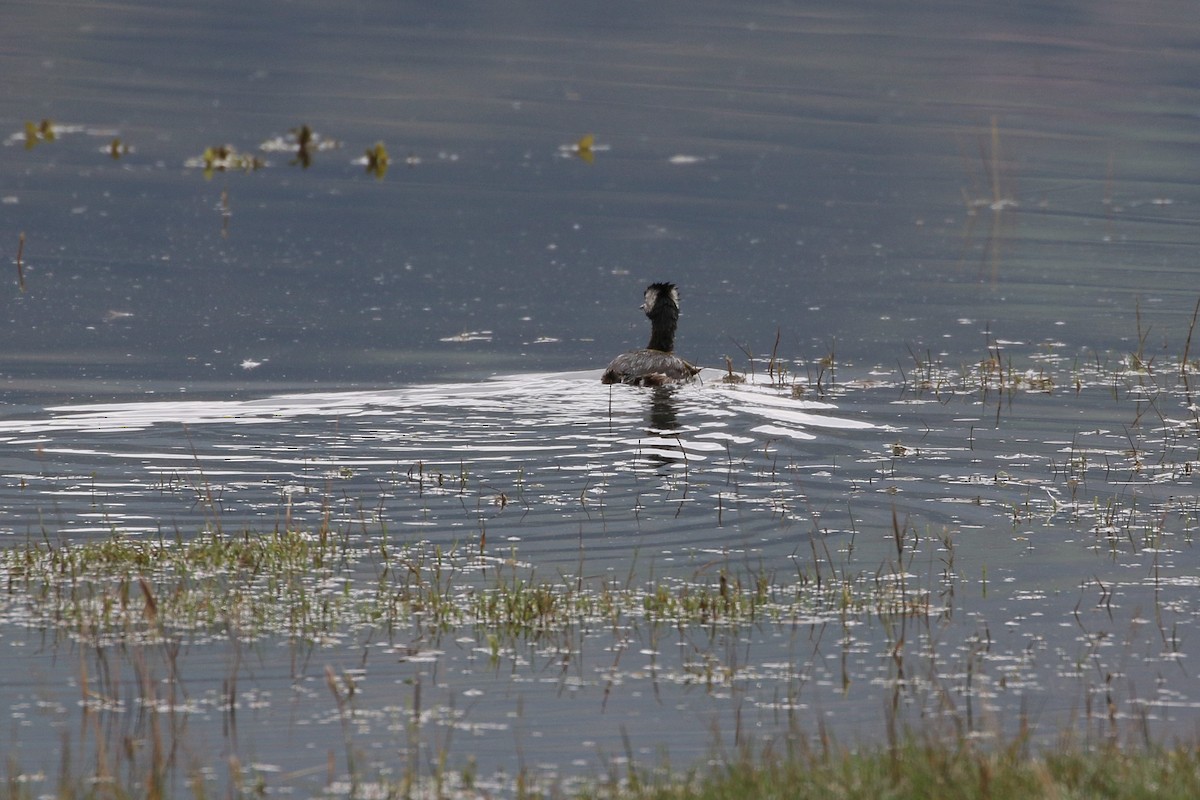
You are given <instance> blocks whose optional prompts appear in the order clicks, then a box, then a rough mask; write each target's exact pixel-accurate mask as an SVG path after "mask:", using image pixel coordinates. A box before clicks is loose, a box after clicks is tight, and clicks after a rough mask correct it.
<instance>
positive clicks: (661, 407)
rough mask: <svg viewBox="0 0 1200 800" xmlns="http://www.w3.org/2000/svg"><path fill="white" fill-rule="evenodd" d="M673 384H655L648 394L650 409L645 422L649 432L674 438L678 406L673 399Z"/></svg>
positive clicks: (677, 424) (677, 420)
mask: <svg viewBox="0 0 1200 800" xmlns="http://www.w3.org/2000/svg"><path fill="white" fill-rule="evenodd" d="M675 389H676V387H674V386H657V387H655V388H654V389H653V390H652V393H651V395H650V409H649V412H648V414H647V418H646V422H647V423H648V424H649V427H650V429H651V431H650V432H651V433H655V434H657V435H659V436H664V437H667V438H674V437H675V433H674V431H675V430H676V429H678V428H679V406H678V403H677V402H676V401H675Z"/></svg>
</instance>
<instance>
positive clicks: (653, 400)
mask: <svg viewBox="0 0 1200 800" xmlns="http://www.w3.org/2000/svg"><path fill="white" fill-rule="evenodd" d="M678 388H679V387H678V386H670V385H668V386H656V387H654V388H653V389H652V390H651V391H650V398H649V399H650V404H649V406H648V407H647V409H646V439H645V440H643V441H644V442H645V443H646V444H648V445H650V440H651V438H652V437H656V436H657V437H659V438H661V439H662V444H661V445H659V446H657V447H655V446H654V445H650V449H649V450H648V451H647V452H646V453H644V455H645V457H646V459H647V460H648V461H650V462H652V463H654V464H656V465H657V466H659V467H667V466H673V465H677V464H679V462H680V460H681V459H682V460H683V461H684V462H686V461H687V453H686V451H685V450H684V448H683V443H682V442H681V441H680V440H679V427H680V425H679V401H678V399H677V398H676V396H675V394H676V391H677V389H678Z"/></svg>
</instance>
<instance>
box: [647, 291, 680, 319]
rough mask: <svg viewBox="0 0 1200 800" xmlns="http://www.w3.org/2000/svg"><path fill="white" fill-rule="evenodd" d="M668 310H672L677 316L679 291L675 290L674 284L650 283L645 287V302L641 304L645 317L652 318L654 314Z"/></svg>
mask: <svg viewBox="0 0 1200 800" xmlns="http://www.w3.org/2000/svg"><path fill="white" fill-rule="evenodd" d="M668 309H673V310H674V311H675V313H676V315H678V314H679V290H678V289H676V288H675V284H673V283H652V284H650V285H649V286H647V287H646V297H645V301H644V302H643V303H642V311H644V312H646V316H647V317H650V318H654V317H655V316H656V313H655V312H657V313H658V314H662V313H663V312H665V311H667V310H668Z"/></svg>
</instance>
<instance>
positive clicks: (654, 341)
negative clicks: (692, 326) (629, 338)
mask: <svg viewBox="0 0 1200 800" xmlns="http://www.w3.org/2000/svg"><path fill="white" fill-rule="evenodd" d="M642 311H645V312H646V316H647V317H649V318H650V343H649V344H648V345H646V346H645V347H644V348H642V349H641V350H630V351H629V352H628V353H622V354H621V355H619V356H617V357H616V358H614V359H613V360H612V363H610V364H609V365H608V369H606V370H604V375H603V377H601V378H600V382H601V383H629V384H633V385H634V386H662V385H664V384H668V383H675V382H677V381H689V380H691V379H692V378H694V377H695V376H696V373H697V372H699V371H700V368H699V367H697V366H695V365H693V364H689V363H688V362H686V361H684V360H683V359H682V358H680V357H679V356H677V355H675V353H674V352H672V351H673V350H674V349H675V326H676V325H677V324H678V322H679V290H678V289H676V288H675V284H673V283H652V284H650V285H649V286H647V287H646V298H645V302H643V303H642Z"/></svg>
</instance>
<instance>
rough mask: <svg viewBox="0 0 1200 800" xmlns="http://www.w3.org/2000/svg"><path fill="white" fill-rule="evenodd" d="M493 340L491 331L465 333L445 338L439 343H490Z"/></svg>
mask: <svg viewBox="0 0 1200 800" xmlns="http://www.w3.org/2000/svg"><path fill="white" fill-rule="evenodd" d="M491 340H492V332H491V331H463V332H462V333H458V334H455V335H454V336H444V337H442V338H441V339H440V340H439V341H442V342H490V341H491Z"/></svg>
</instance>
